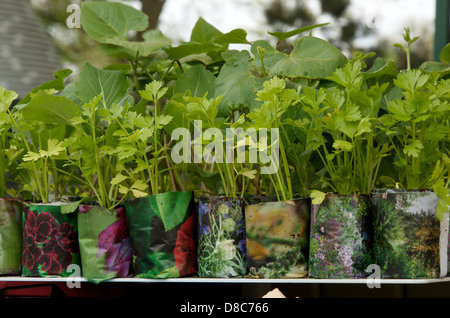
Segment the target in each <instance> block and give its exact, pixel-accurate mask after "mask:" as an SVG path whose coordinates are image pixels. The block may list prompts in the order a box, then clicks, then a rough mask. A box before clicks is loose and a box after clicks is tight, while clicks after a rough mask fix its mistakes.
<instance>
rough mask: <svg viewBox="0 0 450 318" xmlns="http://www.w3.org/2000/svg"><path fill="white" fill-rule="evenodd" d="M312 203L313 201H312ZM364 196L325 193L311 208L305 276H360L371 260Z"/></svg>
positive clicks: (369, 219)
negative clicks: (306, 274)
mask: <svg viewBox="0 0 450 318" xmlns="http://www.w3.org/2000/svg"><path fill="white" fill-rule="evenodd" d="M314 203H315V204H314ZM370 209H371V207H370V197H369V196H368V195H336V194H327V195H326V196H325V198H324V199H323V201H322V202H320V203H317V202H313V204H312V207H311V238H310V251H309V276H310V277H314V278H362V277H366V276H368V274H367V272H366V269H367V267H368V266H369V265H370V264H372V263H373V257H372V228H371V221H372V219H371V213H370V212H371V210H370Z"/></svg>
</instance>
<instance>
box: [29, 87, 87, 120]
mask: <svg viewBox="0 0 450 318" xmlns="http://www.w3.org/2000/svg"><path fill="white" fill-rule="evenodd" d="M22 113H23V116H24V118H25V119H26V120H38V121H41V122H43V123H50V124H60V125H68V126H72V118H74V117H76V116H80V115H81V112H80V109H79V108H78V106H77V105H76V104H75V103H74V102H72V101H71V100H69V99H68V98H66V97H64V96H55V95H49V94H45V93H44V92H38V93H36V95H34V96H33V98H32V99H31V100H30V102H29V103H28V104H26V105H25V106H24V107H23V108H22Z"/></svg>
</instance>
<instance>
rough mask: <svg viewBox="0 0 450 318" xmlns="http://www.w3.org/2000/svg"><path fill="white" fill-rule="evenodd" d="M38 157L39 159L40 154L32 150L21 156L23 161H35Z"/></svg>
mask: <svg viewBox="0 0 450 318" xmlns="http://www.w3.org/2000/svg"><path fill="white" fill-rule="evenodd" d="M39 159H41V155H40V154H38V153H36V152H33V151H29V152H28V153H26V154H25V155H24V156H23V157H22V160H23V161H37V160H39Z"/></svg>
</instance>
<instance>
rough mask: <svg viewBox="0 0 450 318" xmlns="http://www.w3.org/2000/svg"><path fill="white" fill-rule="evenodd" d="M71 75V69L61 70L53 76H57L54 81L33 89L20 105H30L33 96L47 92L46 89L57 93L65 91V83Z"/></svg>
mask: <svg viewBox="0 0 450 318" xmlns="http://www.w3.org/2000/svg"><path fill="white" fill-rule="evenodd" d="M70 74H72V71H71V70H69V69H63V70H59V71H57V72H55V73H54V74H53V76H55V78H54V79H53V80H51V81H49V82H46V83H43V84H41V85H39V86H38V87H35V88H34V89H32V90H31V91H30V92H29V93H28V95H27V96H25V97H24V98H22V99H21V100H20V101H19V102H18V104H26V103H28V102H29V101H30V100H31V98H32V96H33V95H34V94H36V93H37V92H39V91H41V90H45V89H55V90H57V91H61V90H63V89H64V88H65V84H64V81H65V80H66V78H67V76H69V75H70Z"/></svg>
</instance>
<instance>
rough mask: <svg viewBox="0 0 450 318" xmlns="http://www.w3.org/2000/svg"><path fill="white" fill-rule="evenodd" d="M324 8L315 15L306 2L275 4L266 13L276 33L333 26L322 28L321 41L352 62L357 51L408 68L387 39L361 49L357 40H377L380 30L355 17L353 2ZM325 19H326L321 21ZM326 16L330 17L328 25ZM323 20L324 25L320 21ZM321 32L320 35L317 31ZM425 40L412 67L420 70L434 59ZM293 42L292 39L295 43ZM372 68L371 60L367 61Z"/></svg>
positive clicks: (326, 3)
mask: <svg viewBox="0 0 450 318" xmlns="http://www.w3.org/2000/svg"><path fill="white" fill-rule="evenodd" d="M316 1H317V2H318V5H319V7H320V13H318V14H317V13H316V14H315V13H313V11H312V10H311V9H310V8H309V7H308V5H307V3H310V1H303V0H294V1H289V0H272V2H271V3H270V4H269V6H268V7H267V9H266V12H265V14H266V17H267V21H268V23H269V24H270V25H271V26H272V28H274V29H275V31H289V30H291V29H294V28H300V27H304V26H308V25H312V24H316V23H323V22H330V25H328V26H325V27H322V28H320V34H321V37H323V38H324V39H326V40H327V41H329V42H330V43H332V44H333V45H335V46H336V47H338V48H339V49H340V50H342V51H343V52H344V53H346V54H347V56H348V57H349V58H351V57H352V55H353V54H354V53H355V52H357V51H363V52H366V53H368V52H375V53H376V57H382V58H384V59H392V60H393V61H394V62H395V63H396V64H397V65H398V66H399V68H400V69H403V68H405V67H406V57H405V56H404V54H402V52H401V51H400V50H397V49H396V48H395V47H394V46H393V43H388V40H387V39H382V38H379V39H378V40H377V41H376V43H375V44H374V45H373V46H371V47H369V48H367V47H365V48H363V47H359V46H358V44H357V43H356V41H355V40H357V39H358V38H363V37H369V36H375V35H376V29H375V28H370V27H368V25H367V21H366V20H365V17H355V16H352V15H351V14H350V13H349V12H348V10H347V9H348V8H349V6H350V5H351V0H316ZM320 16H322V17H320ZM324 16H325V17H326V21H324V20H325V18H324ZM319 19H320V21H318V20H319ZM315 32H318V31H314V33H315ZM422 35H423V36H422V37H421V38H420V39H419V41H418V42H417V43H416V44H415V45H414V46H413V47H412V50H411V51H412V52H411V60H412V66H413V67H418V66H419V65H421V64H422V63H423V62H425V61H429V60H431V59H432V53H433V52H432V42H431V41H430V40H427V39H432V38H433V37H429V36H427V34H426V30H423V34H422ZM291 40H292V39H291ZM283 44H284V45H283V46H280V49H281V50H285V51H286V50H289V49H290V44H289V42H286V43H283ZM366 62H367V64H368V66H369V67H370V65H371V62H372V61H371V60H367V61H366Z"/></svg>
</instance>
